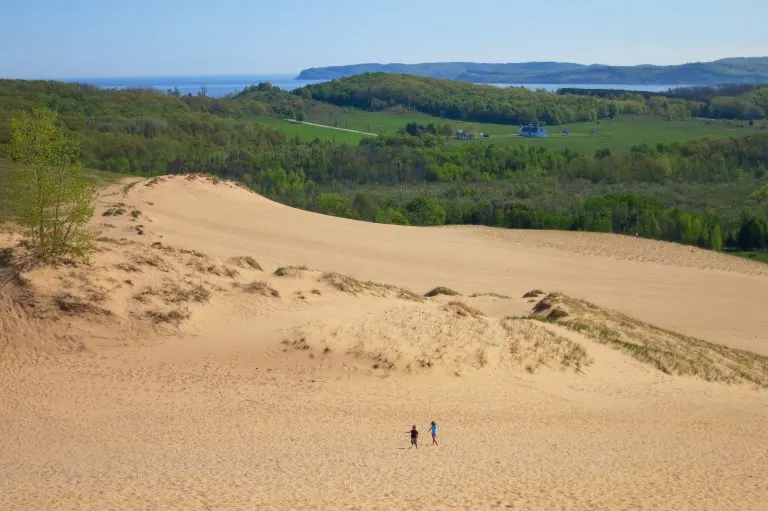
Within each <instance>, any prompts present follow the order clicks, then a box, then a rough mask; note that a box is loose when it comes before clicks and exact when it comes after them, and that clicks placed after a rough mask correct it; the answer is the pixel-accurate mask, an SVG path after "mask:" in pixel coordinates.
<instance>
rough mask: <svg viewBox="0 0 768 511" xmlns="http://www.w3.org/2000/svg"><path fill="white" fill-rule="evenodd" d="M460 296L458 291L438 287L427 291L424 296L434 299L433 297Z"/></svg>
mask: <svg viewBox="0 0 768 511" xmlns="http://www.w3.org/2000/svg"><path fill="white" fill-rule="evenodd" d="M459 294H460V293H458V292H457V291H454V290H453V289H451V288H449V287H444V286H437V287H436V288H434V289H431V290H429V291H427V292H426V293H425V294H424V296H426V297H427V298H433V297H435V296H438V295H443V296H458V295H459Z"/></svg>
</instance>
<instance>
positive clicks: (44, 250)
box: [10, 108, 96, 260]
mask: <svg viewBox="0 0 768 511" xmlns="http://www.w3.org/2000/svg"><path fill="white" fill-rule="evenodd" d="M79 153H80V151H79V148H78V144H77V142H76V140H75V139H74V138H73V137H72V136H71V135H69V134H68V133H66V132H65V131H64V130H63V129H62V128H61V127H59V126H58V125H57V123H56V114H55V113H54V112H52V111H50V110H46V109H42V108H41V109H36V110H34V111H33V112H32V113H22V114H21V115H19V116H18V117H16V118H14V119H13V122H12V127H11V137H10V156H11V158H12V160H13V161H14V162H15V163H16V165H15V169H14V171H13V181H12V183H13V184H12V186H13V192H14V199H15V207H16V221H17V222H18V223H19V224H20V225H21V226H22V227H24V228H25V229H26V232H27V239H28V241H29V243H30V245H31V246H32V247H33V248H34V251H35V252H36V253H37V254H38V255H39V256H40V257H41V258H42V259H45V260H50V259H52V258H55V257H57V256H61V255H64V254H74V255H83V254H85V252H86V251H87V249H88V247H89V233H88V232H87V230H86V228H85V224H86V223H87V222H88V220H89V219H90V218H91V216H92V215H93V209H94V204H95V200H96V195H95V189H94V188H93V187H92V186H91V185H90V184H89V183H88V181H87V180H86V178H85V175H84V174H83V173H82V172H81V169H80V164H79V162H78V158H79Z"/></svg>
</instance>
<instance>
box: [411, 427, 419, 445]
mask: <svg viewBox="0 0 768 511" xmlns="http://www.w3.org/2000/svg"><path fill="white" fill-rule="evenodd" d="M411 447H415V448H417V449H418V448H419V432H418V430H417V429H416V424H414V425H413V427H412V428H411Z"/></svg>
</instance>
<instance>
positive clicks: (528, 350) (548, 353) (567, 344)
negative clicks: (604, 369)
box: [501, 317, 594, 374]
mask: <svg viewBox="0 0 768 511" xmlns="http://www.w3.org/2000/svg"><path fill="white" fill-rule="evenodd" d="M501 326H502V327H503V328H504V329H505V330H506V331H507V333H508V334H509V338H510V344H509V353H510V355H511V356H512V358H513V360H516V361H517V362H518V363H519V364H520V365H522V366H523V367H525V369H526V370H527V371H528V372H529V373H531V374H533V373H535V372H536V371H537V370H538V369H539V368H540V367H542V366H544V367H549V368H550V369H560V370H567V369H572V370H573V371H574V372H576V373H580V372H583V371H584V369H586V368H587V367H589V366H590V365H592V363H593V362H594V360H593V359H592V358H591V357H590V356H589V354H588V353H587V350H586V349H585V348H584V346H582V345H581V344H579V343H577V342H574V341H572V340H570V339H567V338H565V337H563V336H562V335H557V334H556V333H554V332H552V331H550V330H548V329H547V328H546V327H544V326H543V325H540V324H539V325H537V324H536V323H535V322H532V321H531V320H530V319H525V318H515V317H506V318H504V319H502V320H501Z"/></svg>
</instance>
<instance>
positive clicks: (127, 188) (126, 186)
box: [123, 181, 139, 195]
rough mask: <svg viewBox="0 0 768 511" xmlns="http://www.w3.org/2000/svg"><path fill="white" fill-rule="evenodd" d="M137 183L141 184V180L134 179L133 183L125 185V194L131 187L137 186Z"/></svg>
mask: <svg viewBox="0 0 768 511" xmlns="http://www.w3.org/2000/svg"><path fill="white" fill-rule="evenodd" d="M137 184H139V181H134V182H132V183H128V184H127V185H125V186H123V195H125V194H127V193H128V192H130V191H131V189H132V188H133V187H134V186H136V185H137Z"/></svg>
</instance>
